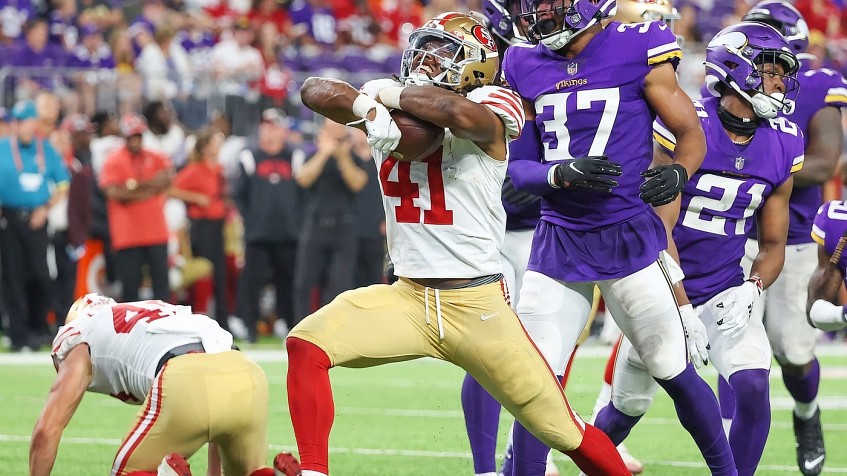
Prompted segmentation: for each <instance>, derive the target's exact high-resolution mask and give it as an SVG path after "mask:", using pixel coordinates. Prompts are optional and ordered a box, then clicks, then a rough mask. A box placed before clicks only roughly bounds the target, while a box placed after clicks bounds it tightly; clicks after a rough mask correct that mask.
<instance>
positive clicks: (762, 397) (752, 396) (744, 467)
mask: <svg viewBox="0 0 847 476" xmlns="http://www.w3.org/2000/svg"><path fill="white" fill-rule="evenodd" d="M768 374H769V372H768V371H767V370H765V369H750V370H739V371H738V372H735V373H734V374H732V376H731V377H729V385H730V386H731V387H732V390H733V391H734V392H735V396H736V400H737V401H736V405H737V407H738V411H737V412H735V418H734V421H733V423H732V430H731V431H730V432H729V445H730V446H731V447H732V455H733V457H734V458H735V467H736V468H737V469H738V476H748V475H749V476H752V474H753V473H755V472H756V467H757V466H758V465H759V460H761V459H762V451H764V449H765V442H766V441H767V440H768V431H769V430H770V426H771V404H770V394H769V383H768Z"/></svg>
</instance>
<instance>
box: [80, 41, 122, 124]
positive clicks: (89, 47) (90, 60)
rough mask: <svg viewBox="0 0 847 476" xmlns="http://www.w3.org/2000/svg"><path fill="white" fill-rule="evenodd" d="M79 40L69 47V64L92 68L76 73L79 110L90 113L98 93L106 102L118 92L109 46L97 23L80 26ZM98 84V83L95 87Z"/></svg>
mask: <svg viewBox="0 0 847 476" xmlns="http://www.w3.org/2000/svg"><path fill="white" fill-rule="evenodd" d="M79 32H80V43H79V44H78V45H77V46H76V47H75V48H74V49H73V50H72V51H71V56H70V61H69V66H71V67H74V68H85V69H90V70H91V71H86V72H84V73H78V74H77V81H76V85H77V89H78V91H79V94H80V100H81V110H82V111H83V112H84V113H86V114H92V113H94V111H95V110H96V109H97V102H98V98H97V95H98V94H97V93H98V92H100V94H101V100H100V101H101V102H104V103H105V102H107V101H108V100H109V99H111V98H112V97H114V95H117V94H118V90H117V87H116V86H117V85H116V84H115V79H116V78H115V59H114V57H113V56H112V50H111V49H110V48H109V45H108V44H106V42H105V41H104V40H103V33H102V32H101V31H100V29H99V28H98V27H97V26H94V25H86V26H83V27H82V28H80V30H79ZM98 86H99V87H98Z"/></svg>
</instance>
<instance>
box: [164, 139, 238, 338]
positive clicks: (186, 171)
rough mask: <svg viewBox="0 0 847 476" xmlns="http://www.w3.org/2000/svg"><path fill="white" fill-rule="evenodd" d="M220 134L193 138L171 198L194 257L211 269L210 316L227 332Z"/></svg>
mask: <svg viewBox="0 0 847 476" xmlns="http://www.w3.org/2000/svg"><path fill="white" fill-rule="evenodd" d="M223 142H224V135H223V133H222V132H220V131H218V130H216V129H206V130H204V131H202V132H201V133H200V134H199V135H198V136H197V142H196V143H195V144H194V150H193V151H192V152H191V156H190V158H189V162H188V165H186V166H185V167H184V168H183V169H182V170H180V171H179V173H178V174H177V176H176V178H175V179H174V183H173V187H172V188H171V195H172V196H174V197H176V198H179V199H181V200H183V201H184V202H185V203H186V206H187V207H188V219H189V222H190V227H189V236H190V237H191V251H192V253H193V254H194V256H199V257H202V258H207V259H208V260H209V261H211V263H212V267H213V269H214V283H215V285H214V295H215V312H214V314H210V316H214V318H215V320H216V321H218V324H220V325H221V327H223V328H224V329H227V328H228V326H227V315H228V314H227V313H228V309H229V304H228V303H227V293H226V282H227V270H226V256H225V255H224V234H223V230H224V220H225V219H226V217H227V214H228V203H227V202H228V198H227V190H226V179H224V176H223V172H222V170H221V166H220V164H219V163H218V154H219V152H220V149H221V144H223Z"/></svg>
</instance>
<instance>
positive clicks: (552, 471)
mask: <svg viewBox="0 0 847 476" xmlns="http://www.w3.org/2000/svg"><path fill="white" fill-rule="evenodd" d="M544 476H559V468H557V467H556V463H554V462H553V452H552V451H550V452H549V453H547V468H546V469H545V470H544Z"/></svg>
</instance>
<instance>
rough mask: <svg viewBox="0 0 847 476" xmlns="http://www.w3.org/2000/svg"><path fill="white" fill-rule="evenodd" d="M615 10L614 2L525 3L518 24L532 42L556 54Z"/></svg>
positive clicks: (537, 0)
mask: <svg viewBox="0 0 847 476" xmlns="http://www.w3.org/2000/svg"><path fill="white" fill-rule="evenodd" d="M614 10H615V2H614V0H523V6H522V8H521V11H522V13H521V14H520V15H519V16H518V22H517V23H518V28H519V29H520V30H521V32H522V34H523V36H525V37H527V38H529V40H530V41H531V42H533V43H543V44H544V46H546V47H548V48H550V49H551V50H554V51H556V50H560V49H562V48H564V47H565V46H567V44H568V43H570V42H571V41H572V40H573V39H574V38H576V37H577V36H578V35H579V34H580V33H582V32H583V31H585V30H587V29H588V28H590V27H592V26H594V25H595V24H596V23H598V22H599V21H600V20H601V19H602V18H606V17H608V16H609V15H610V14H612V13H614Z"/></svg>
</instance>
